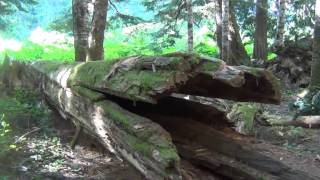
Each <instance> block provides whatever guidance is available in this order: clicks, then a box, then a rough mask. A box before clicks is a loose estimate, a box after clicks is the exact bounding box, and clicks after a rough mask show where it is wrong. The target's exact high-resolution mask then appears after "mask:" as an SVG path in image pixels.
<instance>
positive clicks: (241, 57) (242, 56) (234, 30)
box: [215, 0, 249, 65]
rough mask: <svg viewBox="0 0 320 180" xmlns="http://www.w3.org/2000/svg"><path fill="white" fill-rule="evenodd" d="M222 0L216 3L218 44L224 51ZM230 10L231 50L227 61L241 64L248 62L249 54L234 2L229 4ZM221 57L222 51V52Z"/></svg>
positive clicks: (232, 63)
mask: <svg viewBox="0 0 320 180" xmlns="http://www.w3.org/2000/svg"><path fill="white" fill-rule="evenodd" d="M221 6H222V2H221V0H216V3H215V12H216V13H215V21H216V35H217V44H218V47H219V49H220V52H221V51H222V10H221V8H222V7H221ZM229 7H230V10H229V13H230V16H229V17H230V20H229V29H230V37H231V41H230V52H229V55H230V56H229V59H228V61H227V64H228V65H240V64H248V59H249V57H248V54H247V52H246V50H245V48H244V46H243V44H242V40H241V37H240V33H239V26H238V24H237V21H236V17H235V15H234V8H233V6H232V4H230V5H229ZM220 58H222V57H221V53H220Z"/></svg>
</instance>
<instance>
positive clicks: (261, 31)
mask: <svg viewBox="0 0 320 180" xmlns="http://www.w3.org/2000/svg"><path fill="white" fill-rule="evenodd" d="M267 10H268V0H257V4H256V30H255V37H254V38H255V39H254V50H253V58H254V59H257V60H267V58H268V44H267V15H268V11H267Z"/></svg>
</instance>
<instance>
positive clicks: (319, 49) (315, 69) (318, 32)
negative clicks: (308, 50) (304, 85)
mask: <svg viewBox="0 0 320 180" xmlns="http://www.w3.org/2000/svg"><path fill="white" fill-rule="evenodd" d="M310 88H311V89H319V88H320V0H316V8H315V25H314V37H313V54H312V67H311V83H310Z"/></svg>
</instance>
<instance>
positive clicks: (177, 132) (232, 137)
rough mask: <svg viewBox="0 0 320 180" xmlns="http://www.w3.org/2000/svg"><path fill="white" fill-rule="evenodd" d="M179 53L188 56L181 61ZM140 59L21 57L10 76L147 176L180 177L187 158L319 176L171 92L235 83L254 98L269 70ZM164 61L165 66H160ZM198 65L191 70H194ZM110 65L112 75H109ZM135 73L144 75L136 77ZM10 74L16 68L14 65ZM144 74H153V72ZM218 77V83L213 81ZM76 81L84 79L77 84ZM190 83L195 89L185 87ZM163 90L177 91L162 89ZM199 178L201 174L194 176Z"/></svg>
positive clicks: (295, 176)
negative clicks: (151, 96)
mask: <svg viewBox="0 0 320 180" xmlns="http://www.w3.org/2000/svg"><path fill="white" fill-rule="evenodd" d="M178 57H183V59H180V60H179V59H178ZM135 59H136V58H132V57H131V58H126V59H123V60H119V61H120V64H114V63H110V62H102V61H99V62H98V61H96V62H86V63H81V64H77V63H75V64H66V63H63V62H35V63H21V62H17V65H18V66H17V67H16V68H17V69H19V70H18V71H17V72H16V73H15V75H13V74H6V75H7V76H8V77H10V78H15V77H18V79H19V78H20V81H21V82H23V83H27V84H29V85H31V86H33V87H36V88H37V87H40V90H41V91H42V93H43V94H44V95H45V97H46V99H47V101H48V103H49V104H50V105H52V107H54V108H55V109H57V110H58V111H59V113H60V114H61V115H62V116H63V118H65V119H71V120H72V121H74V123H80V125H81V126H82V127H83V129H84V130H85V131H86V132H88V133H89V134H91V135H93V136H94V137H95V138H96V139H98V140H99V141H100V142H101V143H102V145H103V146H104V147H105V148H107V149H109V150H110V151H111V152H112V151H114V152H115V153H119V154H120V155H121V156H122V157H123V158H124V159H126V160H127V161H129V162H130V163H131V164H132V165H133V166H134V167H136V168H137V170H139V171H140V172H141V173H142V174H144V175H145V176H146V178H147V179H181V175H180V172H181V171H180V169H181V168H183V166H180V164H179V162H180V160H181V158H182V159H183V160H185V161H188V162H190V163H191V164H192V165H194V166H196V167H197V168H199V169H200V170H202V172H207V173H209V174H211V175H213V174H219V175H221V176H222V178H225V179H228V178H229V179H239V178H243V179H259V178H260V177H267V178H269V177H275V179H283V180H300V179H302V178H303V179H305V180H315V179H317V178H314V177H312V176H309V175H308V174H306V173H304V172H301V171H297V170H295V171H294V170H293V169H291V168H290V167H287V166H286V165H284V164H283V163H282V162H281V161H278V160H275V159H273V158H271V157H269V155H265V154H263V153H261V152H260V151H261V149H258V148H256V147H255V146H254V144H251V143H250V142H251V141H252V139H251V138H250V137H243V136H241V135H239V134H237V133H235V132H234V131H233V130H231V129H230V127H231V126H232V124H230V122H229V121H228V120H227V118H226V116H225V113H224V112H222V111H220V110H219V109H217V108H215V107H213V106H209V105H204V104H201V103H197V102H191V101H187V100H184V99H182V98H177V97H172V96H170V94H171V93H173V92H177V91H178V92H179V90H180V88H181V89H184V88H186V90H188V89H190V87H195V88H194V89H193V91H194V92H198V93H200V92H202V93H203V94H205V93H207V92H211V91H221V92H224V91H229V90H230V89H229V90H228V88H227V87H229V88H231V87H232V88H236V89H233V94H237V95H238V96H241V95H242V94H243V93H244V92H245V91H240V92H238V91H239V89H237V88H238V87H242V88H243V89H252V90H251V92H250V93H248V94H247V95H250V96H252V95H253V94H254V93H255V92H254V91H259V89H263V90H264V91H265V90H266V91H265V92H260V93H261V94H264V95H266V94H268V93H269V95H270V94H272V93H271V92H270V88H269V90H267V89H268V88H267V86H264V85H263V86H261V87H257V86H260V85H258V84H265V83H266V82H270V81H271V79H272V77H273V76H272V74H271V73H268V72H265V71H263V70H261V69H253V68H249V67H244V66H240V67H231V66H226V65H225V64H221V66H212V65H215V64H214V61H213V60H209V59H205V58H201V59H197V58H196V56H191V55H190V54H170V55H166V56H160V57H140V58H139V59H138V60H137V59H136V61H135ZM132 61H133V62H139V64H134V63H133V64H131V65H133V66H131V67H129V65H130V63H129V62H132ZM159 62H161V64H158V63H159ZM172 62H173V64H172ZM219 62H221V61H219ZM192 64H193V67H189V66H192ZM10 65H11V66H12V65H14V64H13V63H12V64H10ZM10 65H9V66H10ZM135 65H139V66H135ZM210 66H211V67H210ZM114 67H117V70H114ZM136 68H138V69H136ZM108 70H110V71H113V73H112V74H110V71H109V72H107V71H108ZM136 70H139V73H141V74H143V76H140V77H138V78H136V79H135V78H133V79H132V77H134V76H135V71H136ZM154 70H156V72H155V71H154ZM190 70H193V72H190ZM8 72H13V71H11V69H8ZM157 72H160V76H154V77H157V78H159V77H162V76H165V75H166V74H167V73H168V72H174V73H173V74H170V76H169V78H167V77H165V80H164V81H163V82H162V80H161V78H160V81H157V82H151V84H146V82H147V83H150V82H149V81H151V80H152V79H154V78H153V77H151V78H150V76H151V74H154V75H157V74H156V73H157ZM146 73H149V76H148V75H146ZM186 73H190V74H186ZM88 74H90V76H88ZM109 74H110V76H109ZM210 74H211V76H210ZM267 74H269V76H267ZM77 75H79V76H80V75H81V78H77V79H75V77H78V76H77ZM105 75H107V77H108V81H110V83H112V84H113V85H114V86H106V81H101V79H102V80H104V77H105ZM158 75H159V74H158ZM180 76H181V77H188V78H190V79H187V80H186V81H187V82H184V81H179V78H180ZM101 77H102V78H101ZM170 77H173V78H174V79H175V80H178V81H175V80H173V79H171V78H170ZM199 78H200V79H199ZM212 78H213V79H214V80H215V81H217V82H219V83H220V84H219V83H218V84H217V82H213V83H212V82H210V80H211V79H212ZM270 78H271V79H270ZM203 79H204V80H205V82H204V83H205V84H207V85H209V84H213V85H212V87H211V88H210V89H207V87H210V86H201V85H200V86H198V85H199V84H201V82H203V81H201V80H203ZM146 80H147V81H146ZM192 81H193V82H192ZM74 82H76V83H78V84H77V85H76V84H73V83H74ZM81 82H82V83H81ZM121 82H122V85H124V86H122V88H121V86H119V85H120V84H119V83H121ZM128 82H130V83H131V85H135V88H134V89H135V91H132V90H130V84H129V86H126V85H127V84H128ZM172 82H173V83H172ZM189 82H190V84H189ZM195 82H198V83H199V84H195ZM248 82H250V83H249V84H248ZM88 83H89V84H88ZM181 83H182V85H181ZM184 83H187V84H189V85H190V87H188V86H184V85H183V84H184ZM164 84H165V85H167V84H169V86H165V85H164ZM222 84H224V86H222ZM191 85H192V86H191ZM89 86H90V87H91V88H90V87H89ZM139 86H142V87H144V88H146V89H144V90H145V91H152V90H156V91H157V93H158V94H157V96H159V97H158V101H157V102H156V104H150V103H148V102H145V101H143V102H139V101H137V102H136V103H132V101H134V99H136V98H137V97H138V96H137V94H141V93H143V92H144V91H139V90H138V88H137V87H139ZM88 87H89V88H88ZM92 87H100V88H96V89H95V88H92ZM102 87H104V88H102ZM128 87H129V88H128ZM163 87H170V88H171V89H169V91H167V92H165V93H163V92H164V91H162V90H163ZM273 87H274V86H273ZM150 88H151V89H152V90H150ZM79 89H81V90H79ZM98 90H99V91H98ZM113 91H119V92H121V93H122V94H128V97H127V98H123V97H125V96H115V95H114V94H113ZM278 91H279V89H278ZM79 92H82V93H79ZM84 92H86V93H84ZM133 92H136V93H137V94H134V93H133ZM221 92H220V93H221ZM159 93H163V94H159ZM131 96H134V97H133V99H130V97H131ZM278 98H280V97H278ZM235 99H237V98H235ZM239 99H241V98H239ZM257 100H259V98H258V99H257ZM169 133H170V134H169ZM173 143H175V144H173ZM175 147H177V149H176V148H175ZM262 152H263V150H262ZM178 154H179V156H178ZM220 154H221V155H220ZM230 171H232V173H230ZM200 174H201V173H200ZM196 178H197V176H195V178H194V179H196Z"/></svg>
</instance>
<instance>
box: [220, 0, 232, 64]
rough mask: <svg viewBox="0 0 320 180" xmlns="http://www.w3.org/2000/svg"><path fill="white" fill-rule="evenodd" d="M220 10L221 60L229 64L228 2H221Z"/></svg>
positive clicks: (224, 0)
mask: <svg viewBox="0 0 320 180" xmlns="http://www.w3.org/2000/svg"><path fill="white" fill-rule="evenodd" d="M221 10H222V15H221V17H222V29H221V30H222V42H221V59H222V60H223V61H225V62H227V63H228V64H229V62H230V29H229V19H230V18H229V16H230V13H229V10H230V8H229V0H222V4H221Z"/></svg>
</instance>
